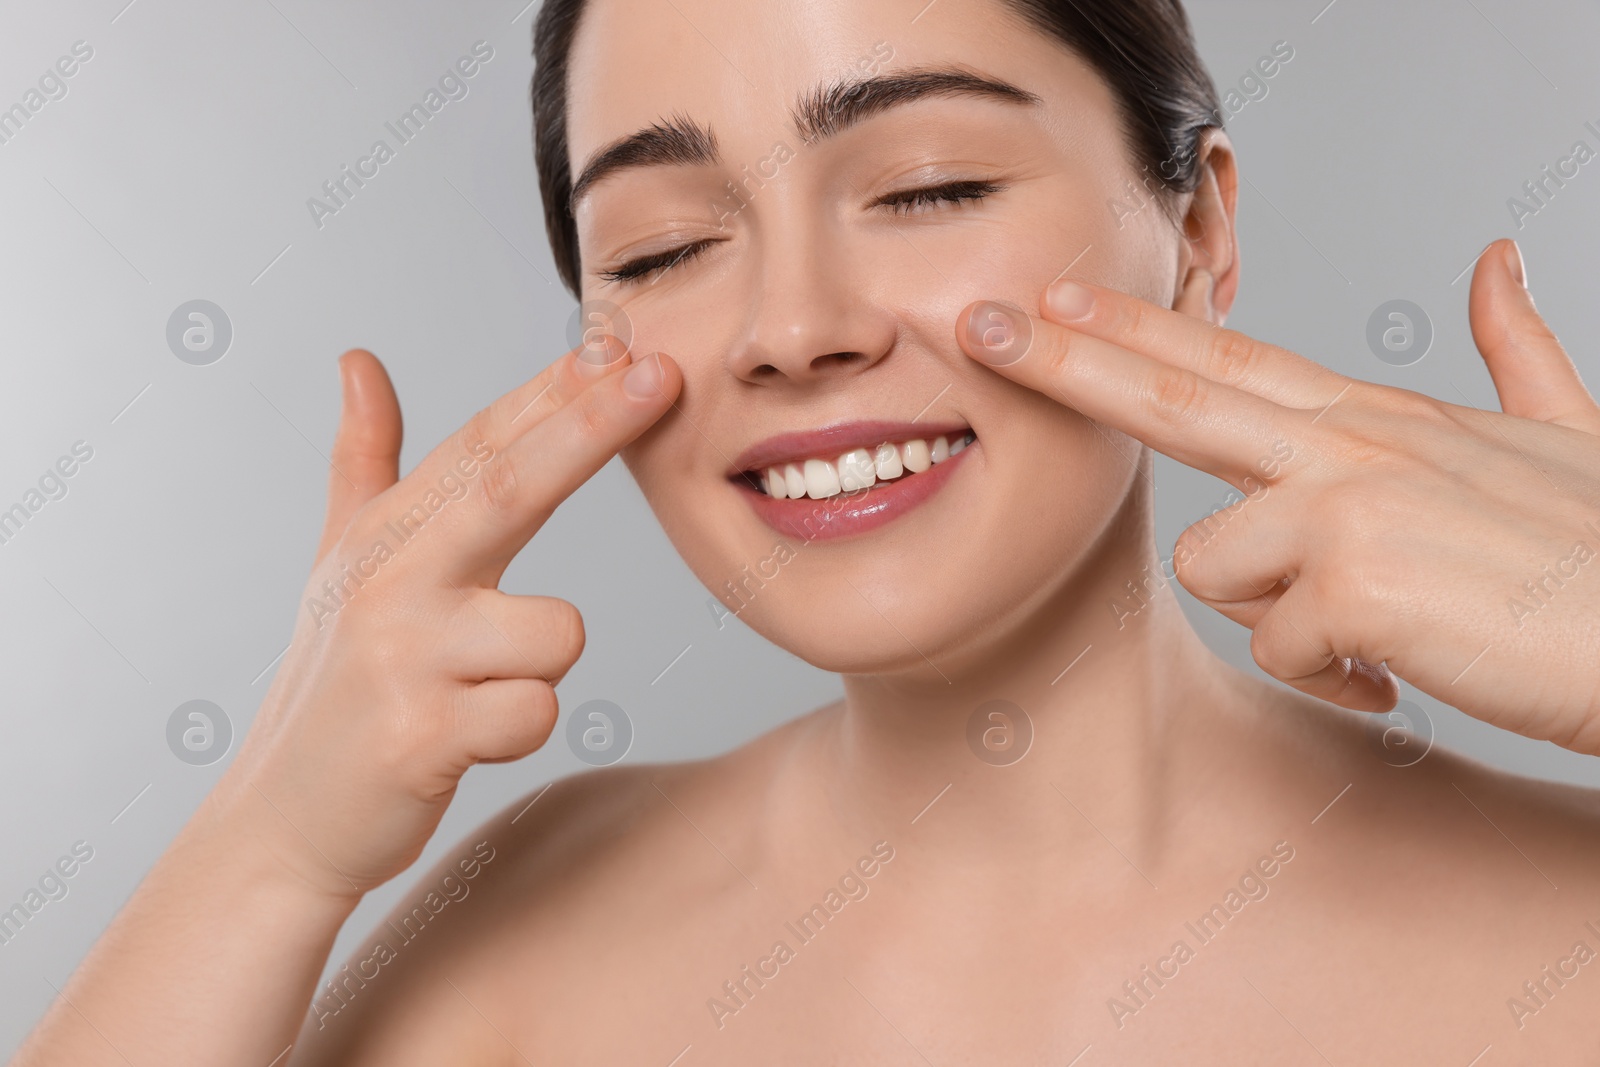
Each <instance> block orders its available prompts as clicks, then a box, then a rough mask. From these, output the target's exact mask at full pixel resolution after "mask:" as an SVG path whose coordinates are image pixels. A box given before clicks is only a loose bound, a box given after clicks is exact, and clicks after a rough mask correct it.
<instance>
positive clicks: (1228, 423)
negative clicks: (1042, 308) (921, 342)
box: [956, 301, 1301, 492]
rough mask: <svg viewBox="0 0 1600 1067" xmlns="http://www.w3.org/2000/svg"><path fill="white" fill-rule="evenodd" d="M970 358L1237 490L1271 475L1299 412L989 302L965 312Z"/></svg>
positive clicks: (961, 330)
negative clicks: (1287, 434)
mask: <svg viewBox="0 0 1600 1067" xmlns="http://www.w3.org/2000/svg"><path fill="white" fill-rule="evenodd" d="M963 321H964V325H963V326H958V328H957V330H956V335H957V337H958V339H959V340H960V343H961V346H962V348H963V349H965V350H966V352H967V354H968V355H970V356H972V357H973V358H974V359H976V360H978V361H980V362H982V363H986V364H988V365H989V366H990V367H992V368H993V369H994V370H995V371H996V372H998V373H1000V374H1002V375H1004V376H1005V377H1007V378H1010V379H1011V380H1012V381H1015V382H1017V383H1018V384H1021V385H1025V386H1027V387H1028V388H1030V389H1033V390H1035V391H1037V392H1040V393H1043V394H1044V395H1045V396H1048V397H1051V398H1053V399H1055V400H1058V401H1060V402H1061V403H1062V404H1065V405H1066V406H1067V407H1070V408H1072V409H1073V410H1075V411H1079V412H1082V413H1083V414H1084V415H1086V416H1088V417H1089V418H1091V419H1093V420H1095V421H1096V422H1100V423H1104V424H1105V425H1107V426H1112V427H1115V428H1116V429H1118V430H1121V431H1123V432H1124V433H1127V434H1129V435H1130V436H1132V437H1135V438H1138V439H1139V440H1140V441H1143V442H1144V443H1145V444H1147V445H1149V446H1150V447H1152V448H1154V449H1155V450H1156V451H1158V452H1160V453H1162V454H1163V455H1167V456H1171V457H1172V458H1173V459H1175V460H1177V461H1178V462H1180V463H1185V464H1188V465H1189V466H1191V467H1195V468H1198V469H1199V470H1203V471H1205V472H1207V473H1208V474H1213V475H1216V476H1217V477H1218V478H1221V479H1223V480H1224V481H1226V482H1228V483H1229V484H1231V485H1233V486H1234V487H1235V488H1237V489H1240V490H1243V491H1247V492H1253V491H1254V490H1253V489H1252V488H1251V483H1252V482H1254V483H1256V484H1257V485H1259V482H1260V481H1261V480H1263V478H1271V477H1272V476H1274V475H1275V474H1276V471H1277V463H1276V460H1275V459H1274V456H1275V455H1279V454H1280V450H1279V442H1281V441H1283V437H1284V435H1285V434H1286V433H1287V432H1288V431H1289V426H1290V423H1291V422H1292V421H1293V420H1294V419H1296V418H1297V417H1299V416H1300V414H1301V413H1300V412H1299V411H1297V410H1295V409H1293V408H1288V407H1284V406H1282V405H1280V404H1276V403H1274V402H1273V401H1271V400H1268V399H1266V398H1265V397H1261V396H1257V395H1255V394H1254V393H1250V392H1246V391H1244V390H1242V389H1236V388H1234V387H1233V386H1231V385H1227V384H1225V383H1222V382H1217V381H1213V380H1212V379H1210V378H1206V377H1205V376H1203V375H1201V374H1198V373H1196V372H1195V371H1192V370H1190V369H1188V368H1187V367H1180V366H1176V365H1174V364H1171V363H1164V362H1162V361H1161V360H1158V359H1152V358H1151V357H1149V356H1146V355H1143V354H1142V353H1139V352H1135V351H1133V350H1131V349H1127V348H1123V347H1121V346H1120V345H1117V344H1113V343H1111V342H1109V341H1102V340H1101V339H1099V338H1098V337H1092V336H1089V335H1087V334H1080V333H1077V332H1075V331H1073V330H1071V329H1068V328H1067V327H1064V326H1058V325H1056V324H1055V323H1053V322H1050V321H1048V320H1046V319H1042V318H1036V317H1034V316H1032V315H1028V314H1026V313H1025V312H1023V311H1022V310H1021V309H1017V308H1008V307H1005V306H1002V305H1000V304H997V303H995V302H993V301H978V302H977V303H975V304H972V305H970V306H969V308H968V310H967V312H966V314H965V316H964V320H963Z"/></svg>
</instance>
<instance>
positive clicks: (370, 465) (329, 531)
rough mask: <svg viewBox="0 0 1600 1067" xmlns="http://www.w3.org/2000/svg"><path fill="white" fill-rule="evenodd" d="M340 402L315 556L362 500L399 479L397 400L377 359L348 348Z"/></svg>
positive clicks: (341, 374)
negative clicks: (336, 431) (326, 508)
mask: <svg viewBox="0 0 1600 1067" xmlns="http://www.w3.org/2000/svg"><path fill="white" fill-rule="evenodd" d="M339 380H340V384H341V386H342V388H343V392H344V404H343V406H342V408H341V409H340V412H339V431H338V433H337V434H336V435H335V437H334V439H333V455H332V457H331V458H332V466H333V469H332V470H330V471H329V472H328V516H327V520H326V521H325V522H324V523H323V527H322V543H321V544H320V545H319V546H318V547H317V559H318V560H321V559H322V557H323V556H325V555H327V552H328V550H329V549H330V548H332V547H333V546H334V544H336V543H337V542H338V540H339V538H340V537H341V536H343V535H344V530H345V527H346V526H348V525H349V524H350V519H351V518H352V517H353V516H354V515H355V513H356V511H358V510H359V509H360V508H361V506H362V505H363V504H365V503H366V502H367V501H369V500H371V499H372V498H373V497H375V496H377V495H378V494H379V493H381V492H383V491H384V490H385V489H387V488H389V487H390V486H391V485H393V484H394V483H395V482H397V481H399V480H400V440H401V437H402V426H401V421H400V401H399V400H398V399H396V397H395V395H394V385H393V383H391V382H390V381H389V372H388V371H386V370H384V369H383V364H382V363H380V362H378V357H377V356H375V355H373V354H372V353H371V352H368V351H367V350H366V349H364V348H352V349H351V350H350V351H348V352H346V353H345V354H344V355H342V356H340V357H339Z"/></svg>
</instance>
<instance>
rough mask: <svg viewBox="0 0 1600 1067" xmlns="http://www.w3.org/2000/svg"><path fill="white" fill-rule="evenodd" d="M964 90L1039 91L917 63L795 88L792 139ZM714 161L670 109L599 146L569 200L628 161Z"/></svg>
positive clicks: (704, 142) (1025, 96)
mask: <svg viewBox="0 0 1600 1067" xmlns="http://www.w3.org/2000/svg"><path fill="white" fill-rule="evenodd" d="M952 96H968V97H981V98H985V99H990V100H1000V101H1003V102H1006V103H1011V104H1019V105H1035V104H1038V103H1040V102H1041V100H1040V98H1039V96H1037V95H1036V94H1034V93H1030V92H1028V91H1027V90H1026V89H1020V88H1018V87H1017V86H1015V85H1012V84H1011V83H1010V82H1005V81H1001V80H1000V79H998V78H991V77H988V76H985V75H981V74H974V73H972V72H971V71H966V70H961V69H960V68H956V67H941V68H931V67H917V68H912V69H909V70H904V71H898V72H896V73H894V74H884V75H879V76H877V77H873V78H867V79H864V80H849V81H838V82H834V83H832V84H831V85H825V86H818V87H817V88H815V89H813V90H811V91H810V92H808V93H805V94H803V95H802V96H801V97H800V99H799V100H798V101H796V103H795V106H794V111H793V112H792V114H791V121H792V122H793V124H794V128H795V129H796V130H797V131H798V132H799V134H800V139H801V140H802V141H803V142H805V143H806V144H807V145H814V144H816V143H818V142H819V141H822V140H825V139H827V138H829V137H834V136H836V135H838V134H840V133H843V132H844V131H845V130H847V129H849V128H850V127H852V126H854V125H856V124H858V123H861V122H864V121H866V120H867V119H869V118H872V117H873V116H875V115H879V114H882V113H883V112H885V111H888V110H890V109H891V108H895V107H899V106H902V105H904V104H909V103H911V102H912V101H914V100H921V99H924V98H926V97H952ZM717 161H718V155H717V138H716V134H714V133H713V132H712V130H711V127H710V126H706V125H702V124H700V123H697V122H695V121H694V120H693V119H691V118H689V117H688V116H687V115H682V114H674V115H672V116H670V117H668V118H666V119H664V120H662V121H660V122H654V123H651V124H650V125H649V126H647V127H645V128H644V129H642V130H639V131H637V132H635V133H631V134H629V135H628V136H626V137H622V138H619V139H618V140H616V141H613V142H611V143H610V144H609V145H607V146H606V147H605V148H602V149H600V150H599V151H598V152H596V153H595V154H594V155H592V156H591V157H590V158H589V161H588V162H587V163H586V164H584V167H583V169H582V171H581V172H580V173H579V175H578V178H577V180H576V181H575V182H573V183H572V194H571V198H570V200H571V202H572V203H576V202H577V201H578V199H579V198H580V197H581V196H583V195H584V193H586V192H588V190H589V189H590V188H591V187H592V186H593V185H594V184H595V183H596V182H598V181H600V180H601V179H602V178H606V177H609V176H610V175H613V174H616V173H618V172H619V171H623V170H629V169H632V168H636V167H656V166H709V165H712V164H715V163H716V162H717Z"/></svg>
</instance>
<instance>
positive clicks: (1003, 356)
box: [967, 300, 1033, 367]
mask: <svg viewBox="0 0 1600 1067" xmlns="http://www.w3.org/2000/svg"><path fill="white" fill-rule="evenodd" d="M1032 341H1033V322H1032V321H1031V320H1030V319H1029V318H1028V316H1027V315H1026V314H1025V313H1024V312H1023V310H1022V309H1021V308H1017V307H1009V306H1007V305H1005V304H1001V303H997V302H996V301H993V300H980V301H978V302H977V303H976V304H973V305H972V310H971V311H970V312H969V313H968V314H967V350H968V351H969V352H971V353H972V354H973V355H974V356H976V357H977V358H979V359H981V360H983V361H984V362H985V363H987V364H989V365H990V366H991V367H1004V366H1006V365H1008V364H1011V363H1015V362H1016V361H1017V360H1019V359H1021V358H1022V357H1023V356H1025V355H1027V354H1028V346H1029V344H1030V343H1031V342H1032Z"/></svg>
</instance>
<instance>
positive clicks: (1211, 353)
mask: <svg viewBox="0 0 1600 1067" xmlns="http://www.w3.org/2000/svg"><path fill="white" fill-rule="evenodd" d="M1259 351H1260V350H1259V349H1258V348H1257V347H1256V343H1255V342H1254V341H1253V340H1251V339H1250V338H1249V337H1247V336H1246V335H1244V334H1242V333H1239V332H1238V331H1237V330H1218V331H1217V334H1216V336H1215V337H1213V338H1212V339H1211V343H1210V345H1209V346H1208V349H1207V351H1206V353H1205V365H1206V374H1207V376H1208V377H1211V378H1214V379H1216V380H1217V381H1221V382H1229V383H1239V382H1247V381H1250V380H1251V379H1252V378H1253V377H1254V376H1255V371H1256V369H1257V368H1258V367H1259V366H1260V361H1261V358H1260V354H1259Z"/></svg>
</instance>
